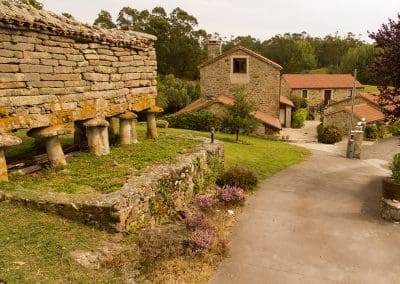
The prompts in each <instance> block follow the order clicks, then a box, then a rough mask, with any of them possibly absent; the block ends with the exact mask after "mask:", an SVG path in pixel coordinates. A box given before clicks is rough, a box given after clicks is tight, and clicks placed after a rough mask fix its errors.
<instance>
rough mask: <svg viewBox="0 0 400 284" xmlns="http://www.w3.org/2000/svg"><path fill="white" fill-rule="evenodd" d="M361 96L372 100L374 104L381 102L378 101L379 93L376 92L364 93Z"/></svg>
mask: <svg viewBox="0 0 400 284" xmlns="http://www.w3.org/2000/svg"><path fill="white" fill-rule="evenodd" d="M361 96H362V97H363V98H364V99H366V100H368V101H370V102H372V103H374V104H379V102H378V100H379V96H378V94H375V93H362V94H361Z"/></svg>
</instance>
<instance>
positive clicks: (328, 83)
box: [281, 74, 363, 112]
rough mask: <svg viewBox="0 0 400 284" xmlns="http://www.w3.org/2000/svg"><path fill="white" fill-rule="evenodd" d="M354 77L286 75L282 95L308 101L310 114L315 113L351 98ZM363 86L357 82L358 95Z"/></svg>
mask: <svg viewBox="0 0 400 284" xmlns="http://www.w3.org/2000/svg"><path fill="white" fill-rule="evenodd" d="M353 85H354V77H353V76H352V75H350V74H284V75H283V76H282V83H281V88H282V95H284V96H286V97H289V98H290V97H291V96H299V97H303V98H305V99H307V101H308V107H309V110H310V112H315V111H317V110H319V109H320V108H323V107H325V106H326V105H328V104H329V103H333V102H337V101H341V100H344V99H346V98H349V97H351V94H352V92H353ZM362 90H363V85H361V83H360V82H358V81H356V94H359V93H361V92H362Z"/></svg>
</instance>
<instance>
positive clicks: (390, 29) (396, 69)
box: [369, 14, 400, 121]
mask: <svg viewBox="0 0 400 284" xmlns="http://www.w3.org/2000/svg"><path fill="white" fill-rule="evenodd" d="M369 36H370V38H372V39H374V40H375V44H376V46H377V47H378V48H380V49H381V51H380V52H379V53H378V54H377V56H376V59H375V61H374V66H373V72H374V75H375V76H379V79H380V81H379V84H378V89H379V91H380V97H379V98H380V104H381V105H382V107H383V110H384V112H385V114H386V118H387V120H389V121H395V120H398V119H399V118H400V14H398V15H397V21H395V20H392V19H389V23H387V24H383V25H382V26H381V28H380V29H379V30H378V31H377V32H376V33H371V34H370V35H369Z"/></svg>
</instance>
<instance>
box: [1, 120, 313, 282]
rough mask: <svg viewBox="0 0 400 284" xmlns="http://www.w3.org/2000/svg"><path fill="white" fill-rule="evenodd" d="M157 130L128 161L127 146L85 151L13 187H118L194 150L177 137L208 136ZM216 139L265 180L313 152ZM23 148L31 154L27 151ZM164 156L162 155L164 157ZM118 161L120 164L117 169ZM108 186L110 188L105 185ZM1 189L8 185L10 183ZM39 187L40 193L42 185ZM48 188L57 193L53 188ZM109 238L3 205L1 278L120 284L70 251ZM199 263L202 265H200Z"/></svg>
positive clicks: (114, 272) (228, 157)
mask: <svg viewBox="0 0 400 284" xmlns="http://www.w3.org/2000/svg"><path fill="white" fill-rule="evenodd" d="M159 131H160V133H161V135H160V139H159V140H158V141H152V140H147V139H145V138H144V126H143V125H141V126H139V133H140V135H141V136H140V141H141V143H140V144H138V145H132V148H129V147H131V146H127V147H128V148H126V149H128V151H124V153H125V155H126V153H127V152H129V153H130V154H128V155H126V157H122V156H121V154H118V153H119V151H121V150H123V148H124V147H125V146H124V147H115V148H113V149H112V151H111V154H110V155H109V156H106V157H101V158H96V157H95V158H93V157H89V154H87V153H81V154H79V155H78V156H77V157H76V159H77V160H76V162H78V161H79V162H80V165H81V166H79V167H78V164H76V165H75V164H74V163H75V162H74V161H70V165H69V166H68V167H67V168H66V169H67V170H68V171H65V172H61V173H58V174H57V176H56V175H54V173H52V172H51V171H49V172H48V174H47V175H46V176H45V180H43V181H41V180H40V178H41V177H19V178H14V177H13V178H12V181H11V183H9V184H10V185H14V186H15V185H16V184H20V185H29V187H31V186H34V185H35V184H36V183H39V184H41V185H42V187H43V186H44V185H45V184H46V183H48V184H49V185H48V186H50V184H51V186H55V187H57V186H61V184H64V185H66V184H68V183H70V182H71V183H73V184H74V185H69V187H68V190H66V189H65V188H64V189H62V190H63V191H69V192H75V191H82V190H83V189H84V188H85V187H89V186H90V187H93V186H100V188H101V190H104V189H110V185H119V184H120V183H121V182H122V181H123V179H120V178H121V177H123V174H125V173H126V172H127V171H129V168H130V167H133V166H134V167H136V168H139V169H140V168H143V167H145V166H146V165H147V164H149V163H152V162H154V161H155V160H169V159H173V157H175V155H176V153H177V151H178V150H177V149H182V148H184V147H192V146H193V143H194V142H193V141H192V140H189V139H183V138H178V137H177V136H176V135H178V134H188V133H191V134H197V135H201V136H209V134H208V133H204V132H196V131H187V130H179V129H160V130H159ZM166 134H169V135H166ZM216 138H217V139H220V140H222V141H223V143H224V145H225V166H226V167H229V166H232V165H236V164H238V165H242V166H248V167H251V168H253V169H254V170H256V171H257V173H258V174H259V175H260V177H261V178H266V177H268V176H271V175H272V174H274V173H276V172H278V171H279V170H281V169H283V168H285V167H287V166H289V165H292V164H295V163H298V162H300V161H302V160H304V159H305V158H306V157H307V156H308V155H309V152H308V151H307V150H305V149H303V148H298V147H295V146H292V145H289V144H286V143H283V142H279V141H270V140H265V139H262V138H256V137H247V136H241V137H240V140H241V143H235V142H234V136H233V135H229V134H217V135H216ZM31 142H32V141H31ZM21 149H24V150H23V151H27V149H29V147H22V148H21ZM126 149H124V150H126ZM160 153H163V154H162V155H160ZM14 155H15V156H18V155H19V153H18V151H16V152H14ZM82 161H86V162H82ZM114 161H116V162H118V165H116V164H115V163H114ZM71 165H72V166H71ZM82 165H84V166H82ZM120 165H123V166H120ZM110 169H112V170H110ZM72 173H74V175H72ZM116 173H117V174H118V175H119V177H118V179H117V180H116V181H115V182H114V181H112V180H113V179H114V178H115V175H116ZM85 175H91V177H92V178H91V179H88V178H87V177H86V176H85ZM97 178H98V179H99V181H98V183H93V180H97ZM108 180H110V182H109V181H108ZM89 181H90V183H89ZM88 184H90V185H88ZM104 184H108V185H107V186H106V187H102V186H103V185H104ZM0 185H1V186H3V187H4V185H6V184H5V183H3V184H0ZM82 188H83V189H82ZM38 189H39V190H41V187H39V188H38ZM44 189H46V190H49V189H50V190H52V191H54V190H55V189H51V188H49V187H45V188H44ZM57 190H61V188H59V189H57ZM90 190H93V188H91V189H90ZM109 239H110V235H108V234H107V233H105V232H101V231H98V230H96V229H93V228H91V227H87V226H84V225H80V224H77V223H74V222H72V221H69V220H66V219H64V218H61V217H58V216H54V215H52V214H48V213H42V212H38V211H35V210H31V209H27V208H22V207H16V206H14V205H11V204H9V203H6V202H0V280H1V279H3V280H7V281H8V282H9V283H60V282H65V283H71V282H74V283H76V282H78V283H89V282H90V283H92V282H95V283H105V282H107V283H110V282H111V283H113V282H114V283H121V282H123V279H122V276H121V271H120V270H119V268H118V267H114V269H110V268H103V267H102V268H101V269H99V270H91V269H85V268H83V267H81V266H80V265H78V264H77V263H76V262H75V261H74V260H73V259H71V257H70V256H69V255H70V252H71V251H74V250H80V249H82V250H91V249H93V248H95V247H98V246H99V245H100V243H101V242H102V241H104V240H109ZM198 263H200V264H199V266H200V267H201V261H198ZM196 265H197V264H196ZM211 266H212V265H211ZM196 267H197V266H196ZM197 268H198V267H197ZM171 269H172V271H174V269H177V270H178V271H180V273H183V272H184V271H185V269H188V267H187V264H185V266H183V267H181V268H179V267H178V268H171ZM210 269H211V268H210Z"/></svg>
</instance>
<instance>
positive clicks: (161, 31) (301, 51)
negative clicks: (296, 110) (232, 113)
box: [15, 0, 379, 113]
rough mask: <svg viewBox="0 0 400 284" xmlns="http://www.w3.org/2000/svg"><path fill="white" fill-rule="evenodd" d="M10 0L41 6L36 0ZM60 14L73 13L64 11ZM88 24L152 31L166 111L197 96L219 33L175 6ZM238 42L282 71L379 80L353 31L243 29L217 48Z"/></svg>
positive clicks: (371, 50) (371, 52) (104, 16)
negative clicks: (265, 33) (267, 33)
mask: <svg viewBox="0 0 400 284" xmlns="http://www.w3.org/2000/svg"><path fill="white" fill-rule="evenodd" d="M15 1H20V2H24V3H28V4H30V5H33V6H35V7H36V8H39V9H42V8H43V5H42V4H41V3H40V2H39V1H37V0H15ZM63 15H64V16H66V17H68V18H73V15H71V14H68V13H63ZM93 24H95V25H98V26H101V27H103V28H108V29H111V28H118V29H122V30H134V31H139V32H145V33H149V34H153V35H155V36H157V38H158V40H157V42H156V52H157V61H158V73H159V78H160V79H159V82H158V85H159V97H158V103H159V105H160V106H161V107H163V108H165V109H166V112H167V113H172V112H175V111H176V110H178V109H180V108H182V107H184V106H185V105H187V104H188V103H190V102H191V101H193V100H194V99H196V98H198V96H199V94H200V88H199V86H198V79H199V70H198V66H199V65H200V64H201V63H202V62H204V61H205V60H207V39H208V38H209V37H211V36H212V37H219V35H218V34H216V33H214V34H211V33H208V32H207V31H205V30H202V29H198V21H197V19H196V17H195V16H193V15H191V14H189V13H187V12H186V11H184V10H182V9H180V8H175V9H174V10H172V11H171V12H170V13H167V12H166V11H165V9H164V8H163V7H155V8H154V9H152V10H151V11H150V10H137V9H135V8H132V7H123V8H122V9H121V10H120V12H119V14H118V16H117V18H116V20H115V21H114V20H113V18H112V16H111V14H110V13H109V12H108V11H104V10H101V11H100V12H99V14H98V16H97V18H96V19H95V21H94V23H93ZM249 32H250V33H251V31H249ZM238 44H240V45H243V46H244V47H247V48H249V49H251V50H253V51H255V52H257V53H259V54H261V55H263V56H265V57H267V58H269V59H271V60H273V61H275V62H277V63H278V64H280V65H281V66H282V67H283V73H333V74H334V73H353V72H354V69H355V68H357V70H358V76H357V78H358V80H359V81H360V82H361V83H363V84H371V85H375V84H376V83H377V80H379V78H377V76H376V75H374V76H371V75H370V74H372V73H371V72H369V70H370V68H371V66H372V63H373V61H374V58H375V56H376V55H377V53H378V52H379V50H378V49H377V48H375V47H374V45H373V44H369V43H366V42H364V41H362V40H360V39H359V38H357V36H356V35H355V34H353V33H348V34H347V35H345V36H341V35H339V33H336V34H334V35H326V36H325V37H313V36H311V35H309V34H307V33H306V32H303V33H285V34H283V35H275V36H273V37H271V38H267V39H263V40H261V39H257V38H254V37H252V36H251V35H243V36H238V37H231V38H230V39H224V40H223V42H222V49H223V51H225V50H228V49H229V48H231V47H233V46H236V45H238Z"/></svg>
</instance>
